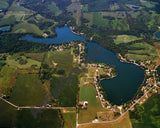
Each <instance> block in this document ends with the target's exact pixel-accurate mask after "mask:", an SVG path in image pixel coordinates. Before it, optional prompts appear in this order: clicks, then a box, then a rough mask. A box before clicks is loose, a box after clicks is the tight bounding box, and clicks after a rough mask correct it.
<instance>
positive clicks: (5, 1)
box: [0, 0, 9, 9]
mask: <svg viewBox="0 0 160 128" xmlns="http://www.w3.org/2000/svg"><path fill="white" fill-rule="evenodd" d="M8 7H9V4H8V0H1V1H0V9H6V8H8Z"/></svg>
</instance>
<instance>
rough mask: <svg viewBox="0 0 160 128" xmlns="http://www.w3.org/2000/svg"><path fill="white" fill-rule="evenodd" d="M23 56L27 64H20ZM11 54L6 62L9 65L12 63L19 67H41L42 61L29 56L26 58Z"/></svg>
mask: <svg viewBox="0 0 160 128" xmlns="http://www.w3.org/2000/svg"><path fill="white" fill-rule="evenodd" d="M20 57H21V58H22V59H23V60H26V61H27V62H26V64H20V59H19V58H20ZM20 57H18V56H9V57H8V58H7V61H6V63H7V64H8V65H11V66H16V67H18V68H31V66H33V65H35V66H36V68H39V67H40V66H41V62H39V61H36V60H33V59H29V58H26V57H24V56H20Z"/></svg>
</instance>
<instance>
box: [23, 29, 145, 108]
mask: <svg viewBox="0 0 160 128" xmlns="http://www.w3.org/2000/svg"><path fill="white" fill-rule="evenodd" d="M56 32H57V37H55V38H34V37H32V36H25V37H22V38H21V39H22V40H28V41H34V42H39V43H50V44H56V43H62V42H69V41H73V40H84V41H86V39H85V38H84V37H83V36H80V35H77V34H74V33H73V32H72V31H71V30H70V28H69V27H67V26H64V27H62V28H57V29H56ZM87 59H88V60H90V61H92V62H93V63H106V64H111V65H115V67H116V70H117V72H118V76H117V77H115V78H112V79H109V80H108V79H107V80H102V81H101V84H102V87H103V88H104V91H105V92H106V94H107V96H108V100H109V101H110V102H113V103H114V104H116V105H120V104H122V103H125V102H127V101H128V100H131V99H132V98H133V96H134V95H135V93H136V92H137V89H138V87H139V86H140V85H141V83H142V82H143V80H144V71H143V70H142V69H141V68H140V67H138V66H136V65H134V64H128V63H122V62H121V61H120V60H119V59H118V58H117V56H116V55H115V54H114V53H113V52H111V51H110V50H107V49H105V48H103V47H102V46H100V45H99V44H98V43H94V42H88V41H87Z"/></svg>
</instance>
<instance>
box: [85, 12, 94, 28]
mask: <svg viewBox="0 0 160 128" xmlns="http://www.w3.org/2000/svg"><path fill="white" fill-rule="evenodd" d="M83 17H84V18H85V19H87V20H89V23H87V24H88V25H89V26H91V25H92V20H93V13H92V12H88V13H83Z"/></svg>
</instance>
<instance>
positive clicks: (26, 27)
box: [12, 22, 43, 35]
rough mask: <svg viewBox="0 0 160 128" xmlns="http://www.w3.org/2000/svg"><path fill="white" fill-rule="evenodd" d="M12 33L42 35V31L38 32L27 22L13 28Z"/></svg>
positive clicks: (37, 29)
mask: <svg viewBox="0 0 160 128" xmlns="http://www.w3.org/2000/svg"><path fill="white" fill-rule="evenodd" d="M12 32H14V33H33V34H37V35H42V34H43V31H42V30H40V29H39V28H38V27H37V26H36V25H34V24H30V23H27V22H24V23H19V24H17V25H15V26H14V27H13V30H12Z"/></svg>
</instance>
